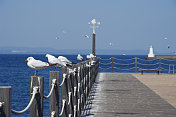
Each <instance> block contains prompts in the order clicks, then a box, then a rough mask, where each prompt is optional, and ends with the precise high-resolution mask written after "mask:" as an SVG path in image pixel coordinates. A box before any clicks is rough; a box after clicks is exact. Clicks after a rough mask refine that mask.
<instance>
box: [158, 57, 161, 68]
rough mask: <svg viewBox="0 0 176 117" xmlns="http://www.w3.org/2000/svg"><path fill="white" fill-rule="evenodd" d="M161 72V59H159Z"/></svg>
mask: <svg viewBox="0 0 176 117" xmlns="http://www.w3.org/2000/svg"><path fill="white" fill-rule="evenodd" d="M158 64H159V71H161V59H159V63H158Z"/></svg>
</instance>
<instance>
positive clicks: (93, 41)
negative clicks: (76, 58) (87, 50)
mask: <svg viewBox="0 0 176 117" xmlns="http://www.w3.org/2000/svg"><path fill="white" fill-rule="evenodd" d="M92 54H93V55H95V34H93V40H92Z"/></svg>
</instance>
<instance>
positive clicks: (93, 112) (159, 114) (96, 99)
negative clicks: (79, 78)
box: [84, 73, 176, 117]
mask: <svg viewBox="0 0 176 117" xmlns="http://www.w3.org/2000/svg"><path fill="white" fill-rule="evenodd" d="M92 95H93V96H92V102H89V103H90V104H89V105H88V106H87V111H86V112H85V115H84V116H89V117H176V109H175V108H174V107H173V106H172V105H171V104H169V103H168V102H167V101H165V100H164V99H163V98H161V97H160V96H159V95H158V94H156V93H155V92H154V91H152V90H151V89H150V88H148V87H147V86H146V85H145V84H143V83H142V82H141V81H139V80H138V79H137V78H136V77H134V76H133V75H131V74H118V73H99V75H98V77H97V81H96V83H95V85H94V91H93V93H92Z"/></svg>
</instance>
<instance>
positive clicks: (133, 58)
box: [113, 57, 135, 61]
mask: <svg viewBox="0 0 176 117" xmlns="http://www.w3.org/2000/svg"><path fill="white" fill-rule="evenodd" d="M113 59H116V60H119V61H130V60H133V59H135V58H131V59H118V58H115V57H113Z"/></svg>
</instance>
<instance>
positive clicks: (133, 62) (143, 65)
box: [99, 57, 176, 73]
mask: <svg viewBox="0 0 176 117" xmlns="http://www.w3.org/2000/svg"><path fill="white" fill-rule="evenodd" d="M100 60H101V61H100V62H99V64H100V66H99V68H100V69H101V70H102V71H106V70H107V71H109V70H110V69H111V70H112V72H114V69H115V70H118V71H117V72H120V71H121V72H122V71H123V70H132V69H135V72H139V71H140V69H160V72H161V71H162V70H165V71H163V72H164V73H167V71H166V70H168V73H171V71H172V73H174V71H175V66H176V64H175V63H171V62H172V61H173V60H164V59H154V60H147V59H144V58H138V57H134V58H130V59H118V58H115V57H111V60H112V61H110V62H108V63H107V62H106V61H105V62H104V61H103V59H102V58H101V59H100ZM165 61H168V62H165ZM169 61H171V62H170V63H169ZM175 62H176V60H175ZM156 66H157V68H156Z"/></svg>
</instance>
